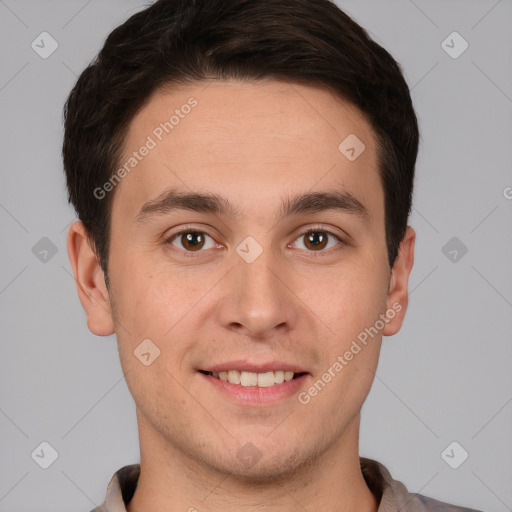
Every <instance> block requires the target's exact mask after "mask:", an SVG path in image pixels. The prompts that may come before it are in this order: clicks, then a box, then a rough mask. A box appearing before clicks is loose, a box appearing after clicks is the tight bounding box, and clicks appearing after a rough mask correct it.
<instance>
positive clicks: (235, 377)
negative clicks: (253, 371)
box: [228, 370, 240, 384]
mask: <svg viewBox="0 0 512 512" xmlns="http://www.w3.org/2000/svg"><path fill="white" fill-rule="evenodd" d="M228 382H231V383H232V384H240V372H239V371H238V370H229V372H228Z"/></svg>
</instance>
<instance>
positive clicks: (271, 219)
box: [89, 81, 412, 478]
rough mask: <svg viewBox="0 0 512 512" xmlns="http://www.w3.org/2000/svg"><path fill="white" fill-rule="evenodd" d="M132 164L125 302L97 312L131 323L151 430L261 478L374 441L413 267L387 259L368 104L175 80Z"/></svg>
mask: <svg viewBox="0 0 512 512" xmlns="http://www.w3.org/2000/svg"><path fill="white" fill-rule="evenodd" d="M173 115H174V118H171V116H173ZM166 122H167V125H166V124H165V123H166ZM347 137H349V138H348V139H347ZM345 139H347V140H346V142H343V141H345ZM363 144H364V146H363ZM143 147H146V148H147V149H146V150H144V149H142V148H143ZM361 150H362V152H361ZM134 152H135V153H134ZM130 158H132V159H133V160H130ZM125 163H126V164H127V165H126V166H125V172H124V173H123V172H121V173H120V174H121V176H120V178H122V179H120V181H119V182H118V183H117V182H116V183H115V197H114V201H113V209H112V219H111V223H112V224H111V226H112V229H111V233H112V235H111V241H110V253H109V276H110V283H111V288H110V301H111V302H110V306H111V307H112V308H113V315H112V319H108V318H107V316H108V315H107V314H106V313H104V312H103V313H98V312H95V311H96V310H92V309H91V313H90V314H89V327H90V328H91V330H93V332H96V333H97V334H107V333H108V332H107V331H108V329H109V327H108V325H107V324H108V322H109V321H111V322H112V325H113V326H114V329H115V332H116V335H117V339H118V344H119V353H120V357H121V364H122V367H123V371H124V373H125V375H126V381H127V383H128V386H129V389H130V391H131V393H132V395H133V398H134V400H135V403H136V406H137V415H138V421H139V429H140V432H141V439H142V438H144V439H146V442H147V443H153V446H157V445H158V446H159V447H160V449H161V450H163V452H162V453H166V454H169V453H174V454H176V453H178V454H179V455H180V456H183V457H184V458H185V459H189V460H191V461H196V462H197V463H200V464H203V465H206V466H208V467H210V468H214V469H217V470H220V471H222V472H225V473H228V474H238V475H252V476H253V477H259V478H274V477H276V476H277V475H279V474H284V473H286V472H290V471H293V470H294V469H297V468H299V467H300V466H301V465H302V464H304V462H305V461H306V460H311V458H314V457H317V456H319V455H320V454H322V453H324V452H326V451H327V450H328V449H330V448H335V447H336V446H338V447H339V446H340V443H343V442H346V440H347V437H348V436H349V435H350V436H352V438H351V442H357V441H356V439H355V438H354V436H355V434H354V432H355V430H354V426H355V425H358V421H359V412H360V409H361V406H362V403H363V402H364V400H365V398H366V396H367V394H368V391H369V389H370V386H371V383H372V380H373V377H374V371H375V369H376V365H377V360H378V354H379V348H380V343H381V337H382V334H393V333H394V332H396V331H397V330H398V329H399V328H400V324H401V322H402V318H403V314H404V313H405V306H406V304H405V301H406V296H405V295H404V284H405V288H406V281H407V276H408V272H409V270H410V265H412V261H409V263H407V264H406V265H405V267H407V265H409V267H407V268H406V269H405V270H404V271H400V269H399V270H398V271H397V274H396V275H393V274H392V273H391V270H390V269H389V266H388V262H387V249H386V239H385V229H384V193H383V189H382V186H381V183H380V178H379V174H378V167H377V151H376V141H375V137H374V133H373V131H372V129H371V126H370V124H369V123H368V122H367V121H366V119H365V118H364V117H363V116H362V114H361V113H360V112H359V111H358V110H357V109H356V108H355V107H353V106H351V105H349V104H347V103H346V102H344V101H342V100H341V99H339V98H338V97H335V96H334V95H333V94H331V93H330V92H328V91H327V90H324V89H321V88H315V87H308V86H299V85H292V84H288V83H281V82H277V81H265V82H258V83H250V84H249V83H242V82H224V81H219V82H216V83H210V84H209V85H208V84H206V83H199V84H197V85H194V86H188V87H184V88H181V89H174V90H172V91H159V92H158V93H156V94H154V95H153V97H152V98H151V99H150V101H149V102H148V103H147V104H146V106H145V107H144V108H143V109H142V110H141V111H140V112H139V113H138V115H137V116H136V117H135V118H134V119H133V122H132V123H131V125H130V129H129V133H128V136H127V139H126V141H125V152H124V155H123V159H122V162H121V165H120V168H121V166H123V165H125ZM132 164H133V165H132ZM112 187H114V185H113V186H112ZM107 188H109V187H108V186H107ZM108 193H113V192H112V191H109V192H108ZM100 194H101V193H100ZM200 195H204V196H208V197H201V196H200ZM301 196H304V197H302V199H301ZM405 267H404V268H405ZM404 281H405V283H404ZM102 315H103V316H102ZM143 340H145V341H143ZM292 372H293V373H292ZM283 379H284V382H283ZM290 379H291V380H290ZM240 380H241V382H240ZM239 382H240V383H239ZM244 384H250V385H244ZM254 384H257V385H254ZM344 440H345V441H344Z"/></svg>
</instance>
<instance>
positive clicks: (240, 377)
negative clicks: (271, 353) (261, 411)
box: [200, 370, 304, 388]
mask: <svg viewBox="0 0 512 512" xmlns="http://www.w3.org/2000/svg"><path fill="white" fill-rule="evenodd" d="M200 372H201V373H203V374H205V375H211V376H212V377H214V378H216V379H219V380H221V381H224V382H229V383H231V384H235V385H239V386H244V387H259V388H268V387H270V386H275V385H276V384H282V383H283V382H287V381H290V380H293V379H296V378H298V377H300V376H301V375H303V374H304V372H301V373H295V372H292V371H289V370H286V371H285V370H277V371H269V372H264V373H255V372H247V371H239V370H228V371H225V372H207V371H204V370H200Z"/></svg>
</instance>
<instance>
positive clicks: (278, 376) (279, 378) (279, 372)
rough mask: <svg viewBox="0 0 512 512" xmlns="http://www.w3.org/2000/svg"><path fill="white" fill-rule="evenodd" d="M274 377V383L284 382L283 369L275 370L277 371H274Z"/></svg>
mask: <svg viewBox="0 0 512 512" xmlns="http://www.w3.org/2000/svg"><path fill="white" fill-rule="evenodd" d="M274 379H275V382H276V384H282V383H283V382H284V372H283V370H277V372H274Z"/></svg>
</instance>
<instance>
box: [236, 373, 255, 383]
mask: <svg viewBox="0 0 512 512" xmlns="http://www.w3.org/2000/svg"><path fill="white" fill-rule="evenodd" d="M240 384H242V386H257V385H258V374H257V373H252V372H242V374H241V375H240Z"/></svg>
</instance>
